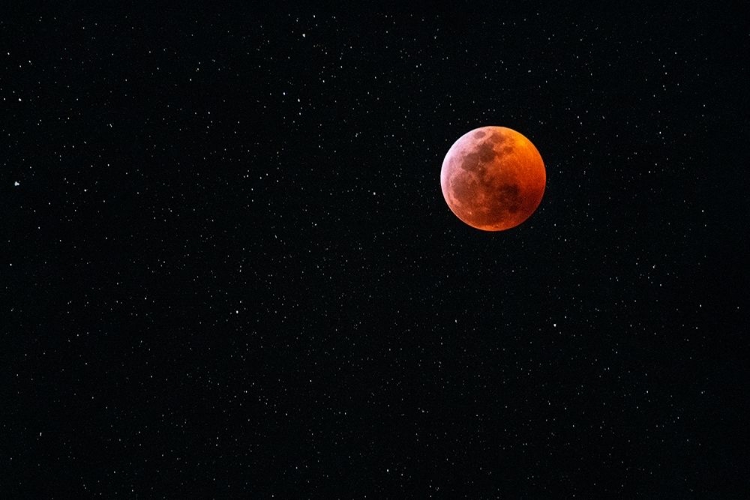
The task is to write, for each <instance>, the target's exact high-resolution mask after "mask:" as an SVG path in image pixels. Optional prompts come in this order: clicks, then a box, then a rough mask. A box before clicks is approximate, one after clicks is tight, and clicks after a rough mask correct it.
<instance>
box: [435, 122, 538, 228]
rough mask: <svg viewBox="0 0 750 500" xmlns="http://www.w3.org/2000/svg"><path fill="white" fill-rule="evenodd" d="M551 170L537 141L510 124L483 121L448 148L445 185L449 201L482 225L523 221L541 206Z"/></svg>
mask: <svg viewBox="0 0 750 500" xmlns="http://www.w3.org/2000/svg"><path fill="white" fill-rule="evenodd" d="M546 180H547V174H546V171H545V168H544V162H543V161H542V156H541V155H540V154H539V151H537V149H536V147H534V145H533V144H532V143H531V141H530V140H528V139H527V138H526V137H524V136H523V135H522V134H520V133H519V132H516V131H515V130H512V129H509V128H506V127H481V128H477V129H474V130H472V131H470V132H468V133H466V134H464V135H463V136H461V138H459V139H458V140H457V141H456V142H455V143H454V144H453V146H451V148H450V149H449V150H448V154H446V155H445V159H444V160H443V167H442V170H441V172H440V186H441V188H442V191H443V196H444V197H445V201H446V203H448V207H450V209H451V211H452V212H453V213H454V214H455V215H456V216H457V217H458V218H459V219H461V220H462V221H463V222H465V223H466V224H468V225H469V226H472V227H474V228H476V229H481V230H483V231H504V230H506V229H510V228H513V227H516V226H518V225H519V224H521V223H523V222H524V221H525V220H526V219H528V218H529V217H530V216H531V214H533V213H534V211H535V210H536V209H537V207H538V206H539V204H540V203H541V201H542V196H543V195H544V188H545V184H546Z"/></svg>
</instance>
